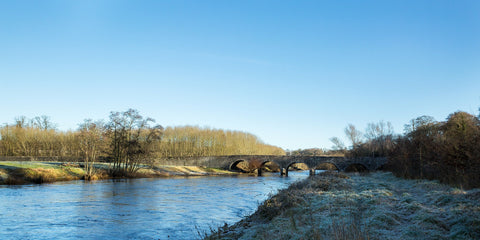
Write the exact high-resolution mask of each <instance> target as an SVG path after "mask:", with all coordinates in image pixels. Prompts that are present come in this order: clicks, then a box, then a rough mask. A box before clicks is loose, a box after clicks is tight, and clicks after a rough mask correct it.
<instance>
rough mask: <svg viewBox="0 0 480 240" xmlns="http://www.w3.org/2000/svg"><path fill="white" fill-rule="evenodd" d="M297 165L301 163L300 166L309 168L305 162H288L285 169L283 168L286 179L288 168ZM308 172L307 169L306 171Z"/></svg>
mask: <svg viewBox="0 0 480 240" xmlns="http://www.w3.org/2000/svg"><path fill="white" fill-rule="evenodd" d="M299 163H302V164H305V165H306V166H307V167H308V168H310V166H308V164H306V163H305V162H302V161H293V162H290V163H289V164H288V165H287V167H286V168H285V176H287V177H288V170H289V169H290V167H292V166H293V165H294V164H299ZM307 170H308V169H307Z"/></svg>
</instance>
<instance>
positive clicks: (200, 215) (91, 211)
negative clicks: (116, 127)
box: [0, 172, 308, 239]
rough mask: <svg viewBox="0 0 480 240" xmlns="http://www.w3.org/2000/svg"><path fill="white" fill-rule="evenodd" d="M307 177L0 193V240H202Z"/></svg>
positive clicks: (3, 189) (113, 183)
mask: <svg viewBox="0 0 480 240" xmlns="http://www.w3.org/2000/svg"><path fill="white" fill-rule="evenodd" d="M307 174H308V173H306V172H290V174H289V175H290V176H289V177H287V178H285V177H279V176H278V175H267V176H264V177H190V178H169V179H122V180H105V181H96V182H94V183H88V182H83V181H73V182H64V183H54V184H45V185H28V186H14V187H12V186H0V239H168V238H170V239H191V238H197V237H198V234H197V230H196V228H198V229H199V230H200V231H208V229H209V228H210V227H212V228H216V227H218V226H221V225H223V224H224V223H228V224H232V223H234V222H237V221H239V220H240V219H241V218H242V217H244V216H246V215H249V214H251V213H253V212H254V211H255V209H256V208H257V206H258V204H259V203H261V202H262V201H264V200H265V199H266V198H267V197H268V194H270V193H274V192H276V191H277V190H278V189H280V188H285V187H287V186H288V185H289V184H290V183H292V182H294V181H296V180H299V179H303V178H305V177H306V176H307Z"/></svg>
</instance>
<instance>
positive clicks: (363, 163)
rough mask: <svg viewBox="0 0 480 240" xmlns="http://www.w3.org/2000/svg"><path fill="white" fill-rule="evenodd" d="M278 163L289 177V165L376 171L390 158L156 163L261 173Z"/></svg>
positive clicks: (198, 159) (253, 157)
mask: <svg viewBox="0 0 480 240" xmlns="http://www.w3.org/2000/svg"><path fill="white" fill-rule="evenodd" d="M269 162H271V163H274V164H277V165H278V167H279V168H280V169H281V173H282V175H287V176H288V170H289V168H290V167H291V166H292V165H293V164H295V163H304V164H306V165H307V167H308V168H309V169H310V170H316V169H328V170H337V171H374V170H378V169H380V168H381V167H382V166H383V165H384V164H385V163H386V162H387V159H386V158H372V157H363V158H345V157H323V156H264V155H236V156H218V157H184V158H167V159H157V160H156V161H155V163H156V164H160V165H174V166H205V167H211V168H220V169H225V170H235V169H237V165H238V164H241V163H247V164H249V165H250V166H253V168H254V169H251V170H257V171H258V174H259V175H261V171H262V168H263V167H264V166H265V164H267V163H269Z"/></svg>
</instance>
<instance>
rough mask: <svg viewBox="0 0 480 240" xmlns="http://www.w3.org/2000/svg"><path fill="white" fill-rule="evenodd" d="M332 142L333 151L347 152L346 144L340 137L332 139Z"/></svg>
mask: <svg viewBox="0 0 480 240" xmlns="http://www.w3.org/2000/svg"><path fill="white" fill-rule="evenodd" d="M330 141H331V142H332V143H333V147H332V149H333V150H335V151H345V144H344V143H343V141H342V140H340V138H338V137H332V138H330Z"/></svg>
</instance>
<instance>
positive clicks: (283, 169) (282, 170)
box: [280, 168, 288, 177]
mask: <svg viewBox="0 0 480 240" xmlns="http://www.w3.org/2000/svg"><path fill="white" fill-rule="evenodd" d="M280 176H285V177H288V172H287V169H285V168H282V169H281V170H280Z"/></svg>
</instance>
